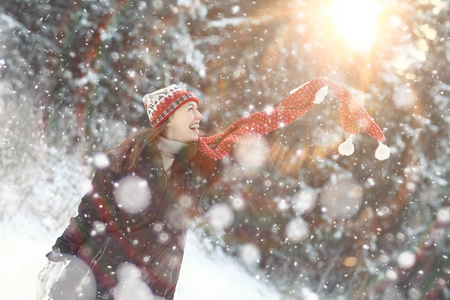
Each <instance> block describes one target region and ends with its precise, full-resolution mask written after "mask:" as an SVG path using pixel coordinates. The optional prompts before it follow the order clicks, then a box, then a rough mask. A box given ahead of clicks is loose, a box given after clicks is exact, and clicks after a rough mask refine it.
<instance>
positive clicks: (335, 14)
mask: <svg viewBox="0 0 450 300" xmlns="http://www.w3.org/2000/svg"><path fill="white" fill-rule="evenodd" d="M329 9H330V15H331V18H332V19H333V22H334V25H335V26H336V29H337V30H338V31H339V33H340V34H341V35H342V38H343V39H344V40H345V42H346V44H347V46H348V47H349V48H350V49H351V50H355V51H359V52H366V51H368V50H369V49H370V48H371V47H372V45H373V44H374V42H375V41H376V37H377V32H378V19H379V15H380V13H381V5H380V4H379V3H378V2H377V1H376V0H334V1H333V2H332V3H331V5H330V7H329Z"/></svg>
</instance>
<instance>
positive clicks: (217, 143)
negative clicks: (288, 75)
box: [39, 78, 389, 300]
mask: <svg viewBox="0 0 450 300" xmlns="http://www.w3.org/2000/svg"><path fill="white" fill-rule="evenodd" d="M329 89H330V90H331V91H332V93H333V94H334V95H335V96H336V97H338V98H339V99H340V100H341V107H340V112H341V117H342V125H343V127H344V130H345V131H347V132H348V133H350V134H354V133H356V132H358V131H359V129H360V127H361V126H362V127H363V128H364V129H365V130H366V131H367V133H369V135H371V136H372V137H374V138H376V139H377V140H379V141H380V146H379V147H378V149H377V152H376V154H375V156H376V157H377V158H378V159H386V158H387V157H388V156H389V151H388V149H387V147H386V146H385V145H383V144H382V143H381V142H382V141H384V135H383V133H382V132H381V130H380V128H379V127H378V126H377V125H376V124H375V122H374V121H373V120H372V119H371V118H370V116H369V115H368V114H367V113H366V111H365V110H364V109H363V108H362V106H361V105H360V104H359V103H358V102H357V101H356V99H355V98H354V97H353V96H352V95H351V94H350V92H349V91H348V90H347V89H346V88H345V87H344V86H342V85H339V84H337V83H336V82H334V81H332V80H330V79H327V78H317V79H314V80H312V81H309V82H308V83H306V84H304V85H302V86H301V87H299V88H298V89H296V90H294V91H293V92H292V93H291V94H290V95H289V96H288V97H286V98H285V99H284V100H283V101H282V102H281V103H280V104H279V105H277V106H276V107H275V108H274V109H273V110H268V111H264V112H259V113H255V114H252V115H250V116H248V117H245V118H242V119H240V120H238V121H236V122H235V123H233V124H232V125H231V126H230V127H228V128H227V129H226V130H225V131H224V132H222V133H220V134H217V135H214V136H210V137H201V138H199V136H198V126H199V122H200V120H201V118H202V116H201V114H200V113H199V111H198V110H197V106H198V100H197V98H196V97H195V95H194V94H193V93H191V92H188V91H185V90H183V89H180V88H178V87H177V86H176V85H172V86H170V87H168V88H165V89H162V90H159V91H156V92H154V93H152V94H148V95H146V96H145V97H144V105H145V107H146V109H147V113H148V116H149V119H150V126H151V128H150V129H146V130H144V131H142V132H140V133H137V134H135V135H134V136H132V137H130V138H128V139H127V140H126V141H125V142H124V143H123V144H122V145H120V146H119V147H117V148H115V149H112V150H110V151H107V155H108V158H109V161H110V164H109V166H108V167H107V168H104V169H98V170H97V172H96V174H95V176H94V179H93V182H92V191H91V192H90V193H88V194H87V195H86V196H84V197H83V199H82V201H81V204H80V206H79V209H78V216H77V217H75V218H73V219H71V222H70V225H69V226H68V228H67V229H66V230H65V231H64V233H63V235H62V236H61V237H60V238H58V239H57V241H56V244H55V245H54V246H53V251H52V252H51V253H49V254H48V258H49V261H50V262H49V264H48V265H47V266H46V267H45V268H44V269H43V270H42V271H41V273H40V275H39V278H40V281H41V285H40V286H41V287H42V288H41V290H42V291H43V292H42V294H43V295H45V294H46V291H47V290H48V289H50V287H51V290H50V297H51V298H52V299H55V300H56V299H72V298H75V299H94V298H97V299H113V298H114V297H115V296H117V295H121V293H125V294H126V295H127V296H128V297H134V298H135V299H144V298H145V296H148V297H147V298H150V297H151V295H155V296H158V297H162V298H164V299H172V298H173V296H174V293H175V288H176V284H177V280H178V275H179V272H180V266H181V260H182V258H183V249H184V243H185V235H186V230H187V222H188V221H189V219H191V218H192V217H193V216H194V214H195V211H196V208H197V206H198V204H199V202H200V200H201V199H202V197H203V195H204V194H205V191H206V190H207V189H208V188H209V187H210V186H211V185H213V184H214V182H215V181H216V180H217V177H218V175H219V166H220V159H222V158H224V157H226V156H227V155H228V154H229V153H230V149H231V147H232V145H233V143H236V142H238V143H252V142H254V141H255V140H256V139H258V138H259V137H260V136H262V135H264V134H265V133H267V132H269V131H272V130H275V129H277V128H280V127H283V126H286V125H288V124H290V123H292V122H293V121H295V120H296V119H298V118H299V117H301V116H302V115H303V114H305V113H306V112H307V111H309V110H310V109H311V108H312V107H313V106H314V104H317V103H320V102H321V101H322V100H323V98H324V97H325V95H326V94H327V92H328V90H329ZM339 152H340V153H341V154H343V155H350V154H351V153H352V152H353V144H352V143H351V138H349V139H347V141H345V142H344V143H343V144H342V145H341V146H340V147H339ZM130 186H131V187H130ZM138 196H139V197H138ZM66 260H70V263H69V264H68V266H67V267H66V268H65V269H64V271H63V272H62V274H61V275H60V276H59V278H58V280H57V281H56V283H55V284H53V282H55V278H56V277H58V274H59V272H60V269H61V268H62V265H63V263H64V261H66ZM135 287H136V288H135ZM138 287H139V288H138ZM134 288H135V289H134ZM130 290H131V291H130ZM137 293H140V294H139V296H138V295H137ZM141 294H142V295H141Z"/></svg>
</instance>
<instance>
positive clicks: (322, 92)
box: [313, 86, 328, 104]
mask: <svg viewBox="0 0 450 300" xmlns="http://www.w3.org/2000/svg"><path fill="white" fill-rule="evenodd" d="M327 93H328V87H327V86H324V87H322V88H320V89H319V90H318V91H317V92H316V96H315V97H314V101H313V102H314V103H315V104H319V103H320V102H322V101H323V99H324V98H325V96H326V95H327Z"/></svg>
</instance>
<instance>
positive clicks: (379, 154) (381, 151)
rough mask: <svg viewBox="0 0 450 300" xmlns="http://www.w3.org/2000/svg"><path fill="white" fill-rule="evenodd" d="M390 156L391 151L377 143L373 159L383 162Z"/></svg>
mask: <svg viewBox="0 0 450 300" xmlns="http://www.w3.org/2000/svg"><path fill="white" fill-rule="evenodd" d="M389 156H391V150H389V147H388V146H386V145H385V144H383V143H382V142H378V147H377V150H375V158H376V159H378V160H385V159H388V158H389Z"/></svg>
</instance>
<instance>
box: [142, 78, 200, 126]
mask: <svg viewBox="0 0 450 300" xmlns="http://www.w3.org/2000/svg"><path fill="white" fill-rule="evenodd" d="M142 101H143V102H144V106H145V109H146V110H147V114H148V118H149V119H150V126H151V127H156V126H158V125H160V124H161V123H162V122H164V121H165V120H167V118H168V117H169V116H170V115H171V114H173V113H174V112H175V111H176V110H177V109H178V107H180V106H181V105H183V104H184V103H186V102H188V101H195V102H196V103H197V105H198V104H199V103H198V99H197V97H195V94H194V93H193V92H189V91H185V90H183V89H181V88H179V87H178V86H177V85H176V84H172V85H171V86H168V87H166V88H163V89H160V90H157V91H155V92H153V93H151V94H147V95H145V96H144V98H143V99H142Z"/></svg>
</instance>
